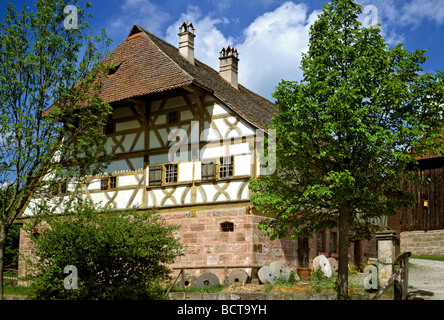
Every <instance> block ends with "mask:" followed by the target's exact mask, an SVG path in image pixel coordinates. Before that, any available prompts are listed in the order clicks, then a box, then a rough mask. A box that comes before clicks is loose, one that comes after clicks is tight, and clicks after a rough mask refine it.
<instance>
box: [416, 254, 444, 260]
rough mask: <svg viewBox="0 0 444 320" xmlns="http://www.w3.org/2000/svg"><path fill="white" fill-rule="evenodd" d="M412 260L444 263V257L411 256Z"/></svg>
mask: <svg viewBox="0 0 444 320" xmlns="http://www.w3.org/2000/svg"><path fill="white" fill-rule="evenodd" d="M410 259H424V260H434V261H444V256H415V255H411V256H410Z"/></svg>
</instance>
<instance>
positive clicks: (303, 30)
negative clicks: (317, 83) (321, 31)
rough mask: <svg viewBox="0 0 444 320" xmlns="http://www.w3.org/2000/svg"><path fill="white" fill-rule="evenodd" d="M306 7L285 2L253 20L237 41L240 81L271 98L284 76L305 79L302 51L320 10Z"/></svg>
mask: <svg viewBox="0 0 444 320" xmlns="http://www.w3.org/2000/svg"><path fill="white" fill-rule="evenodd" d="M307 10H308V9H307V7H306V6H305V5H303V4H294V3H292V2H286V3H284V4H283V5H281V6H280V7H278V8H277V9H276V10H274V11H272V12H267V13H265V14H263V15H262V16H260V17H258V18H257V19H256V20H255V21H254V22H253V23H252V24H250V26H249V27H248V28H247V29H246V30H245V32H244V35H245V40H244V42H243V43H240V44H238V45H237V47H238V51H239V54H240V59H241V61H240V63H239V69H240V71H239V72H240V74H239V82H240V83H242V84H244V85H245V86H246V87H248V88H249V89H251V90H253V91H255V92H257V93H259V94H262V95H264V96H265V97H267V98H270V96H271V93H272V92H274V90H275V87H276V86H277V85H278V83H279V82H280V81H281V80H282V79H285V80H301V79H302V71H301V70H300V62H301V58H302V52H305V51H306V50H308V39H309V29H310V26H311V25H312V24H313V22H314V21H315V20H316V18H317V15H318V14H319V12H317V11H315V12H312V13H311V14H309V13H308V11H307Z"/></svg>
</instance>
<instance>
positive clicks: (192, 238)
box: [162, 208, 297, 281]
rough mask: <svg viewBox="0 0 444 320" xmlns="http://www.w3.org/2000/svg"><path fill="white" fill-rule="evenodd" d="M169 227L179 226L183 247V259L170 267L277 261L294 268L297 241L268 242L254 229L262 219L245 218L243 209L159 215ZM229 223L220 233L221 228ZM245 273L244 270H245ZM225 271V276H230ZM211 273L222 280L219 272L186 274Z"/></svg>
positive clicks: (248, 264)
mask: <svg viewBox="0 0 444 320" xmlns="http://www.w3.org/2000/svg"><path fill="white" fill-rule="evenodd" d="M162 217H163V218H164V219H165V220H166V222H167V223H169V224H178V225H181V229H180V230H179V231H178V232H177V236H178V237H180V239H181V241H182V243H183V244H184V245H185V246H186V251H185V256H183V257H180V258H179V259H178V260H177V261H176V262H175V263H174V264H173V265H171V267H173V268H175V267H176V268H178V267H211V266H215V267H216V266H245V267H246V268H245V270H246V271H247V272H248V273H250V272H251V270H249V268H247V267H248V266H263V265H268V264H269V263H271V262H273V261H280V262H282V263H283V264H284V265H285V266H287V267H296V266H297V240H290V239H289V240H274V241H271V240H269V239H268V238H267V237H266V236H264V235H263V232H262V231H261V230H259V229H258V228H257V224H258V223H259V222H260V221H261V220H262V219H263V217H260V216H255V215H251V214H246V209H245V208H239V209H226V210H211V211H197V212H192V213H190V212H184V213H168V214H162ZM224 222H229V223H233V230H232V231H229V232H224V231H223V230H222V227H221V224H223V223H224ZM247 269H248V270H247ZM231 271H232V269H229V270H228V272H231ZM206 272H211V273H215V274H216V275H218V277H219V280H220V281H222V280H223V274H224V270H223V269H196V270H186V273H192V274H194V275H195V276H198V275H200V274H202V273H206Z"/></svg>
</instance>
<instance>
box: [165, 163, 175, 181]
mask: <svg viewBox="0 0 444 320" xmlns="http://www.w3.org/2000/svg"><path fill="white" fill-rule="evenodd" d="M165 183H167V184H170V183H177V164H168V165H166V166H165Z"/></svg>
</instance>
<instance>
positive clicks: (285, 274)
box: [270, 261, 290, 281]
mask: <svg viewBox="0 0 444 320" xmlns="http://www.w3.org/2000/svg"><path fill="white" fill-rule="evenodd" d="M270 268H271V269H273V270H274V271H276V273H277V274H278V275H279V279H280V280H284V281H288V278H289V277H290V271H288V270H287V269H286V268H285V267H284V265H283V264H282V262H279V261H275V262H272V263H270Z"/></svg>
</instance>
